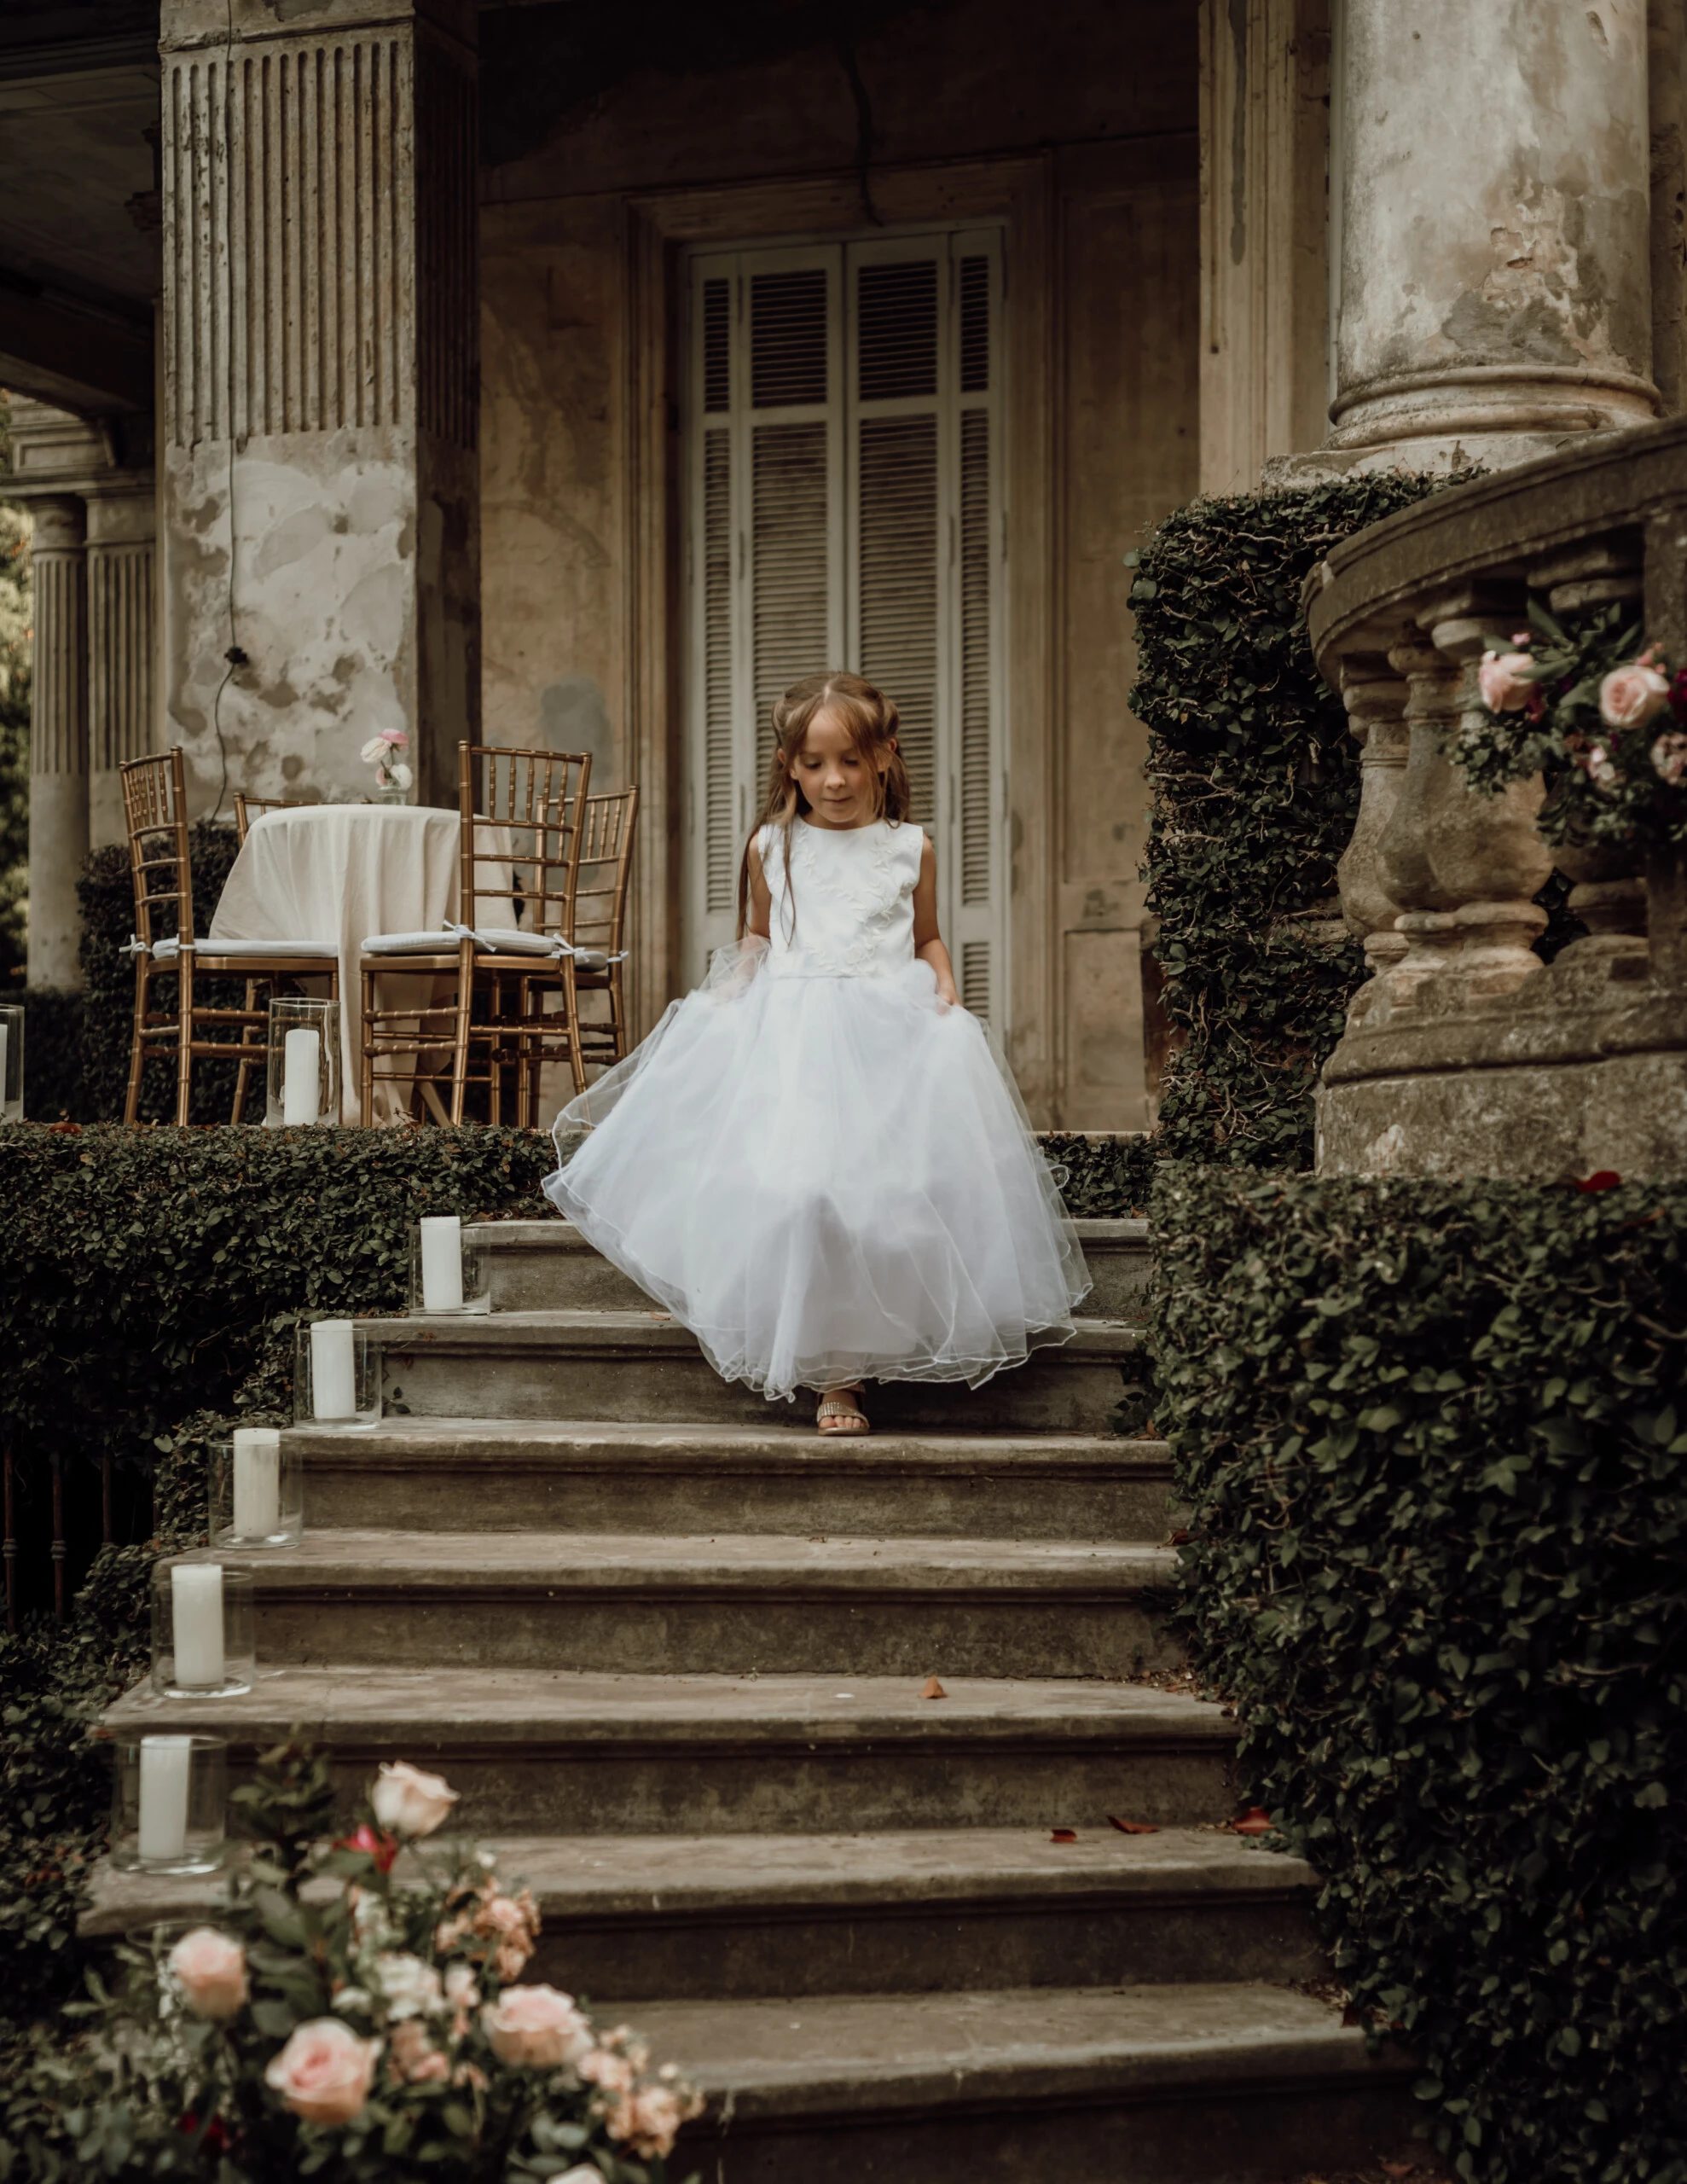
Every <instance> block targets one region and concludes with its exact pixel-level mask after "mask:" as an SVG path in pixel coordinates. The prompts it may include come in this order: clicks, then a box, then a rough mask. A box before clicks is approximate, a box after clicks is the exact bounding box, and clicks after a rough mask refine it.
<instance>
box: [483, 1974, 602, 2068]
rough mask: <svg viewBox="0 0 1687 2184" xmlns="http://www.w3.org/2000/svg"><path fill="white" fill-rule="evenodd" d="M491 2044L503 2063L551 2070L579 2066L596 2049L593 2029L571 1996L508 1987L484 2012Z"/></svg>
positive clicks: (547, 1989)
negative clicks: (591, 2050) (593, 2040)
mask: <svg viewBox="0 0 1687 2184" xmlns="http://www.w3.org/2000/svg"><path fill="white" fill-rule="evenodd" d="M480 2022H481V2024H482V2025H483V2026H484V2028H485V2032H486V2039H487V2042H488V2045H489V2046H490V2047H491V2050H492V2053H494V2054H495V2055H496V2057H497V2059H498V2060H499V2061H500V2062H501V2063H513V2064H515V2065H519V2066H520V2067H521V2068H523V2069H525V2070H530V2071H552V2070H555V2069H556V2068H557V2067H558V2066H559V2065H561V2064H563V2063H577V2062H579V2061H581V2060H582V2059H583V2057H584V2056H585V2055H586V2053H588V2050H589V2049H590V2047H591V2044H592V2036H591V2030H590V2027H589V2026H588V2024H587V2023H586V2020H585V2018H583V2017H582V2016H581V2014H580V2013H579V2011H578V2010H577V2009H576V2008H575V2007H574V1997H573V1996H572V1995H559V1993H558V1992H557V1990H556V1989H555V1988H554V1987H506V1988H505V1989H504V1991H503V1993H502V1994H501V1995H499V1997H498V1999H497V2001H496V2002H489V2003H488V2004H487V2005H486V2007H485V2008H484V2010H483V2011H482V2012H481V2013H480Z"/></svg>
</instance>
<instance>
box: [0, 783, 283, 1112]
mask: <svg viewBox="0 0 1687 2184" xmlns="http://www.w3.org/2000/svg"><path fill="white" fill-rule="evenodd" d="M188 852H189V855H190V857H191V858H192V861H193V868H194V931H195V932H197V933H200V934H204V933H206V932H209V931H210V929H211V919H212V912H213V911H214V910H215V909H216V908H217V898H218V897H219V896H220V895H221V894H222V892H223V881H224V880H226V879H227V878H228V876H229V868H230V867H231V866H232V864H233V863H234V862H235V857H236V856H237V855H238V853H239V845H238V843H237V842H236V840H235V830H234V828H232V827H223V826H213V825H212V823H211V822H210V821H208V820H204V819H202V820H200V822H198V824H197V825H196V826H194V828H191V829H190V831H189V834H188ZM76 892H77V898H78V901H79V902H80V903H81V905H82V939H81V942H80V944H79V946H78V960H79V961H80V962H81V965H82V977H83V981H84V986H85V988H86V1002H85V1010H84V1019H83V1020H84V1029H83V1039H82V1089H81V1093H80V1095H79V1105H78V1107H75V1108H73V1109H72V1118H74V1119H80V1120H84V1121H94V1122H116V1121H118V1120H119V1119H120V1118H121V1117H122V1114H123V1102H124V1096H125V1092H126V1090H127V1089H128V1084H129V1042H130V1036H131V1034H132V1032H133V1031H134V1025H135V964H134V959H133V958H132V957H131V956H128V955H127V954H125V943H126V942H127V940H128V938H129V936H130V933H132V932H134V930H135V886H134V881H133V880H132V879H131V877H130V869H129V851H128V848H127V845H125V844H121V843H113V844H111V845H108V846H107V847H106V848H105V849H101V850H96V851H94V853H93V855H92V856H91V857H90V858H89V859H88V862H87V863H86V864H85V865H84V867H83V870H82V876H81V878H80V879H79V880H78V881H77V883H76ZM175 930H176V924H175V919H174V917H173V916H172V915H168V914H165V915H158V916H156V917H155V919H154V938H155V939H159V940H162V939H165V938H168V937H169V935H170V934H171V933H172V932H174V931H175ZM154 993H155V995H156V996H157V1001H156V1002H155V1004H154V1005H155V1007H160V1008H174V1006H175V1002H176V982H175V980H174V979H170V980H169V981H167V982H160V984H159V985H157V986H155V987H154ZM194 995H195V996H196V998H197V999H199V1000H200V1002H203V1003H204V1005H205V1006H206V1007H208V1008H241V1007H243V1006H244V1004H245V998H246V986H245V982H244V981H243V980H241V979H194ZM236 1067H237V1065H236V1064H235V1063H234V1062H231V1061H200V1062H196V1063H195V1064H194V1089H193V1112H192V1114H191V1116H190V1118H189V1119H190V1120H191V1121H194V1122H196V1123H223V1122H227V1121H228V1119H229V1115H230V1114H231V1112H233V1107H234V1098H235V1070H236ZM260 1097H261V1090H260V1089H253V1090H252V1091H251V1092H249V1093H248V1095H247V1099H248V1107H249V1111H250V1112H252V1114H254V1115H255V1116H256V1118H258V1119H261V1112H259V1111H258V1110H257V1107H256V1102H257V1101H258V1099H259V1098H260ZM28 1105H29V1112H31V1113H32V1114H39V1113H40V1112H42V1111H41V1109H40V1108H39V1107H38V1106H37V1105H36V1104H35V1103H34V1102H33V1101H30V1102H29V1103H28ZM175 1118H176V1071H175V1065H174V1063H173V1062H172V1061H171V1060H169V1059H167V1058H160V1059H156V1060H149V1061H148V1064H147V1072H146V1077H145V1080H144V1082H143V1083H142V1093H141V1119H142V1122H173V1121H174V1120H175Z"/></svg>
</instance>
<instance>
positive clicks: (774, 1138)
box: [545, 818, 1089, 1397]
mask: <svg viewBox="0 0 1687 2184" xmlns="http://www.w3.org/2000/svg"><path fill="white" fill-rule="evenodd" d="M785 839H786V838H785V830H784V829H783V828H779V827H768V828H763V829H762V833H761V834H760V835H759V836H758V838H757V840H758V845H759V848H760V851H761V855H762V869H763V872H764V874H766V877H767V881H768V889H769V891H770V892H771V894H772V897H773V920H772V924H773V937H772V938H771V940H770V941H764V940H761V939H757V938H751V939H750V940H747V941H744V942H740V943H739V944H736V945H735V946H733V947H731V948H723V949H722V950H719V951H718V952H717V953H716V956H715V957H714V959H713V961H712V962H711V964H710V973H709V976H708V979H706V981H705V982H704V985H702V986H700V987H699V989H698V990H696V991H695V992H693V993H692V994H689V995H687V997H686V998H685V999H684V1000H683V1001H679V1002H674V1003H673V1005H672V1006H671V1007H670V1008H669V1009H668V1011H667V1013H666V1014H665V1015H664V1017H663V1019H662V1020H661V1022H660V1023H659V1024H658V1025H657V1027H656V1029H655V1030H654V1031H652V1033H651V1035H650V1037H648V1038H647V1039H646V1040H645V1042H644V1043H643V1044H642V1045H641V1046H640V1047H638V1048H635V1051H634V1052H633V1053H632V1054H629V1056H628V1057H627V1059H626V1060H625V1061H623V1062H622V1063H620V1064H618V1065H617V1067H616V1068H614V1069H613V1070H612V1071H610V1072H608V1073H607V1074H606V1076H604V1077H601V1078H600V1079H599V1080H598V1082H597V1083H595V1084H594V1085H592V1086H591V1087H590V1088H589V1089H588V1090H587V1091H586V1092H585V1093H583V1095H581V1096H580V1098H578V1099H577V1100H576V1101H573V1102H571V1105H570V1106H569V1107H565V1109H564V1110H563V1112H562V1113H561V1115H560V1116H559V1118H558V1120H557V1125H556V1128H557V1133H558V1143H559V1149H560V1147H561V1146H562V1143H563V1138H564V1133H565V1132H571V1131H577V1130H580V1129H581V1128H588V1129H589V1131H590V1135H589V1136H588V1137H587V1138H586V1139H585V1141H584V1142H583V1144H582V1145H581V1146H580V1147H579V1149H578V1150H577V1152H575V1153H574V1154H573V1157H572V1158H571V1159H570V1160H569V1162H568V1164H567V1165H566V1166H565V1167H564V1168H561V1169H559V1170H558V1172H557V1173H555V1174H554V1175H552V1176H548V1177H547V1178H546V1181H545V1190H546V1192H547V1194H548V1196H549V1197H550V1198H551V1199H552V1200H553V1201H554V1203H555V1205H557V1206H558V1207H559V1209H560V1210H561V1211H563V1212H564V1213H565V1214H566V1215H567V1216H568V1217H569V1218H570V1219H571V1221H573V1222H574V1223H576V1224H577V1226H578V1227H579V1228H580V1229H581V1230H582V1231H583V1233H584V1234H585V1235H586V1236H587V1237H588V1239H589V1240H590V1241H591V1242H592V1243H594V1245H595V1246H597V1248H598V1249H599V1250H600V1252H603V1254H604V1256H605V1257H606V1258H609V1259H612V1261H613V1262H614V1263H615V1264H616V1265H617V1266H618V1267H619V1268H621V1269H622V1270H623V1273H625V1274H628V1275H630V1276H631V1277H632V1279H633V1280H634V1281H636V1282H637V1283H638V1285H639V1287H641V1289H643V1290H645V1291H646V1292H647V1293H648V1294H649V1295H650V1296H651V1297H652V1298H655V1299H656V1300H657V1301H658V1303H659V1304H663V1305H664V1306H665V1307H666V1309H667V1310H669V1311H670V1312H671V1313H672V1314H673V1315H674V1316H675V1319H676V1320H679V1321H681V1322H682V1323H683V1324H684V1325H685V1326H686V1327H689V1328H690V1329H691V1330H692V1332H693V1333H694V1334H695V1335H696V1337H697V1339H698V1340H699V1342H700V1343H701V1345H703V1348H704V1351H705V1352H706V1353H707V1355H708V1357H709V1359H710V1362H711V1363H712V1364H713V1365H714V1367H715V1368H716V1371H717V1372H718V1373H720V1374H722V1376H723V1377H724V1378H726V1379H727V1380H747V1381H749V1382H750V1384H751V1386H753V1387H757V1388H759V1389H761V1390H762V1391H764V1392H765V1393H766V1394H767V1395H768V1396H769V1397H775V1396H791V1395H792V1394H794V1392H795V1391H797V1389H798V1388H828V1387H836V1386H839V1385H844V1383H846V1382H849V1381H853V1380H964V1381H967V1382H969V1383H971V1384H972V1385H977V1383H978V1382H980V1381H981V1380H988V1378H989V1377H990V1375H991V1374H994V1373H999V1372H1000V1371H1001V1370H1002V1368H1004V1367H1006V1366H1010V1365H1018V1364H1023V1362H1024V1359H1025V1356H1026V1355H1027V1353H1028V1351H1029V1350H1030V1349H1031V1348H1032V1347H1033V1346H1034V1345H1036V1344H1040V1343H1049V1342H1061V1341H1064V1340H1065V1339H1067V1338H1068V1337H1069V1336H1070V1334H1071V1333H1072V1312H1073V1309H1074V1307H1075V1305H1076V1304H1078V1303H1079V1301H1080V1300H1081V1298H1083V1297H1084V1295H1085V1294H1086V1293H1087V1291H1088V1288H1089V1276H1088V1274H1087V1271H1086V1269H1085V1266H1084V1261H1083V1254H1082V1252H1081V1250H1080V1248H1079V1245H1078V1241H1077V1237H1076V1234H1075V1231H1074V1229H1073V1228H1072V1224H1071V1223H1070V1220H1069V1219H1068V1218H1067V1217H1066V1213H1065V1209H1064V1207H1063V1205H1061V1202H1060V1195H1059V1193H1058V1190H1057V1188H1056V1187H1055V1182H1054V1179H1053V1177H1052V1176H1051V1174H1050V1172H1049V1169H1048V1166H1047V1164H1046V1162H1045V1161H1044V1159H1043V1158H1042V1156H1041V1153H1040V1151H1039V1149H1038V1147H1037V1144H1036V1141H1035V1138H1034V1137H1033V1136H1032V1135H1031V1131H1030V1128H1029V1124H1028V1123H1027V1121H1026V1118H1025V1114H1024V1110H1023V1107H1021V1105H1020V1102H1019V1098H1018V1094H1017V1090H1016V1089H1015V1088H1014V1086H1013V1083H1012V1079H1011V1078H1010V1077H1008V1076H1007V1074H1006V1070H1005V1069H1004V1068H1003V1067H1001V1066H1000V1065H999V1064H998V1062H997V1060H996V1059H995V1057H994V1054H993V1053H992V1051H991V1048H990V1045H989V1043H988V1040H987V1038H986V1037H985V1035H984V1032H983V1028H982V1026H981V1025H979V1023H978V1021H977V1018H975V1017H973V1016H971V1015H969V1014H967V1013H966V1012H965V1010H964V1009H960V1008H949V1009H946V1008H943V1007H942V1005H941V1004H940V1003H939V1002H938V999H937V990H936V974H935V973H933V972H932V970H931V968H930V966H929V965H928V964H926V963H924V962H921V961H919V960H918V959H917V958H916V956H915V955H914V952H913V891H914V884H915V882H916V880H918V879H919V864H920V854H921V850H922V847H923V845H924V840H925V837H924V836H923V835H922V834H921V833H920V830H919V828H917V827H915V826H913V825H909V824H902V825H893V824H891V823H890V822H887V821H885V820H878V821H876V822H874V823H873V824H872V825H871V826H867V827H861V828H850V829H834V828H820V827H815V826H813V825H811V824H810V823H809V822H807V821H806V820H803V819H800V818H799V819H797V820H794V821H793V822H791V828H790V843H791V849H790V862H791V870H790V871H789V872H787V870H786V857H785ZM793 883H794V885H793Z"/></svg>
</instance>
